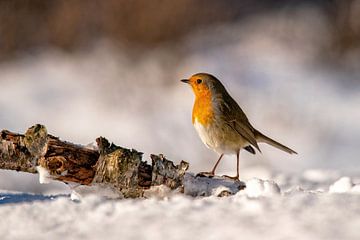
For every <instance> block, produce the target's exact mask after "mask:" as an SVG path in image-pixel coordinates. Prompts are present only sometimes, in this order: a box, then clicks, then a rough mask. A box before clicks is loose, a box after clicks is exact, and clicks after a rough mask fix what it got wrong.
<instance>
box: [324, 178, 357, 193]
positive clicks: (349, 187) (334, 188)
mask: <svg viewBox="0 0 360 240" xmlns="http://www.w3.org/2000/svg"><path fill="white" fill-rule="evenodd" d="M351 192H352V193H360V184H354V183H353V181H352V179H351V178H349V177H342V178H340V179H339V180H337V181H336V182H334V183H333V184H332V185H331V186H330V187H329V193H351Z"/></svg>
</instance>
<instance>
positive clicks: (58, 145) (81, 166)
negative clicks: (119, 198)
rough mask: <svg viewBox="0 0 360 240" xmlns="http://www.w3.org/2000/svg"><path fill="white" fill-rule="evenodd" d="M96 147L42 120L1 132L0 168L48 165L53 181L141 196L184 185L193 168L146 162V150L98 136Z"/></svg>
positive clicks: (159, 159)
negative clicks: (57, 133) (63, 135)
mask: <svg viewBox="0 0 360 240" xmlns="http://www.w3.org/2000/svg"><path fill="white" fill-rule="evenodd" d="M96 142H97V147H98V149H97V150H94V149H90V148H87V147H84V146H81V145H76V144H73V143H69V142H66V141H61V140H60V139H59V138H57V137H54V136H52V135H50V134H48V133H47V130H46V127H45V126H43V125H40V124H36V125H35V126H33V127H31V128H29V129H28V130H27V131H26V133H25V134H24V135H23V134H17V133H13V132H10V131H7V130H3V131H1V135H0V169H9V170H16V171H22V172H29V173H37V170H36V167H37V166H41V167H42V168H45V169H46V170H47V171H48V172H49V175H50V177H51V178H52V179H55V180H58V181H62V182H65V183H70V182H73V183H78V184H82V185H92V184H103V185H105V186H107V187H109V186H110V187H112V188H114V189H116V190H118V191H119V192H120V193H121V194H122V195H123V196H124V197H131V198H135V197H141V196H143V193H144V190H146V189H148V188H150V187H151V186H158V185H166V186H167V187H169V188H170V189H178V188H181V187H182V184H183V178H184V175H185V172H186V170H187V169H188V167H189V164H188V163H187V162H184V161H182V162H181V163H180V164H179V165H174V163H173V162H172V161H170V160H167V159H166V158H165V157H164V156H163V155H151V160H152V164H151V165H149V164H148V163H147V162H145V161H142V153H141V152H138V151H136V150H134V149H131V150H130V149H126V148H122V147H119V146H116V145H115V144H113V143H111V144H110V143H109V142H108V140H107V139H105V138H103V137H99V138H97V139H96Z"/></svg>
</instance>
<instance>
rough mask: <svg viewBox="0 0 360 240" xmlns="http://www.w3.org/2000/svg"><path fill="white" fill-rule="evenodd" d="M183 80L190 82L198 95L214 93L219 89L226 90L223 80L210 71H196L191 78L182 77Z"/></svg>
mask: <svg viewBox="0 0 360 240" xmlns="http://www.w3.org/2000/svg"><path fill="white" fill-rule="evenodd" d="M181 81H182V82H184V83H187V84H190V86H191V88H192V89H193V91H194V94H195V96H196V97H200V96H203V95H208V94H214V93H217V92H218V91H223V90H225V88H224V86H223V85H222V84H221V82H220V81H219V80H218V79H217V78H216V77H214V76H213V75H211V74H208V73H196V74H194V75H192V76H191V77H190V78H189V79H182V80H181Z"/></svg>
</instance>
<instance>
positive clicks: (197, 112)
mask: <svg viewBox="0 0 360 240" xmlns="http://www.w3.org/2000/svg"><path fill="white" fill-rule="evenodd" d="M195 119H196V120H197V121H198V122H199V123H201V124H202V125H205V126H207V125H208V124H210V123H211V122H212V121H213V119H214V110H213V107H212V101H211V93H210V91H208V92H207V93H206V94H201V95H197V96H195V103H194V108H193V112H192V123H193V124H194V122H195Z"/></svg>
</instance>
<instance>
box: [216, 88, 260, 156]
mask: <svg viewBox="0 0 360 240" xmlns="http://www.w3.org/2000/svg"><path fill="white" fill-rule="evenodd" d="M219 110H220V111H221V113H222V116H223V117H224V120H225V122H226V123H227V124H228V125H229V126H230V127H231V128H232V129H233V130H234V131H236V132H237V133H238V134H239V135H241V136H242V137H243V138H244V139H245V140H246V141H248V142H249V143H250V144H251V145H253V146H254V147H255V148H256V149H257V150H259V152H261V150H260V148H259V146H258V144H257V142H256V138H255V134H254V133H255V129H254V128H253V127H252V126H251V124H250V122H249V120H248V118H247V117H246V115H245V113H244V112H243V110H242V109H241V108H240V106H239V105H238V104H237V103H236V102H235V100H234V99H233V98H232V97H231V96H230V95H227V96H226V97H223V101H221V103H220V109H219Z"/></svg>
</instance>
